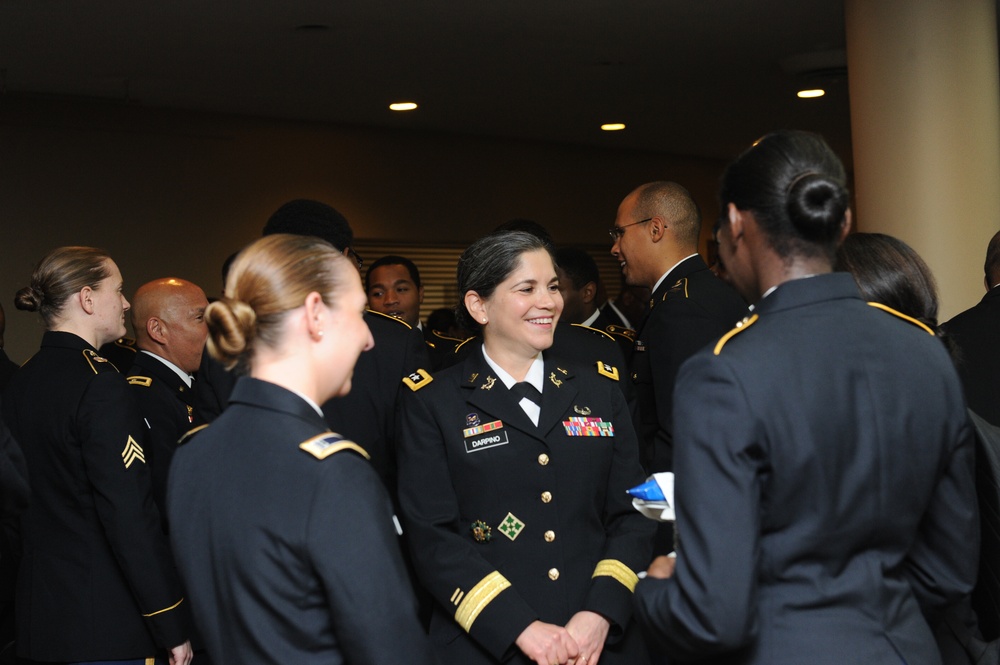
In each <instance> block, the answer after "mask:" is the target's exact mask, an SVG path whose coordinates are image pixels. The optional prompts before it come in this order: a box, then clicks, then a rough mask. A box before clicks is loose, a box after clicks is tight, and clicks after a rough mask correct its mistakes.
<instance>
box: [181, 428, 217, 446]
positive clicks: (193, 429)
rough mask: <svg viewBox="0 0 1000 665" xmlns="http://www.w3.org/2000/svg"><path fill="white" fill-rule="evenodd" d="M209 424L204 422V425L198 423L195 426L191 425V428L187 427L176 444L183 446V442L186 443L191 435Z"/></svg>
mask: <svg viewBox="0 0 1000 665" xmlns="http://www.w3.org/2000/svg"><path fill="white" fill-rule="evenodd" d="M210 424H211V423H205V424H204V425H198V426H197V427H193V428H191V429H189V430H188V431H186V432H184V435H183V436H181V438H180V439H178V440H177V445H178V446H183V445H184V444H185V443H187V442H188V441H190V440H191V437H193V436H194V435H195V434H197V433H198V432H200V431H202V430H203V429H205V428H206V427H208V426H209V425H210Z"/></svg>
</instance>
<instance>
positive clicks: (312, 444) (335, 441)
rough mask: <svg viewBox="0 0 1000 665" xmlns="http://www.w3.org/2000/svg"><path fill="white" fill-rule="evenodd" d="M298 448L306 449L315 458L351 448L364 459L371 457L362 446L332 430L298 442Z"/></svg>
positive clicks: (321, 457)
mask: <svg viewBox="0 0 1000 665" xmlns="http://www.w3.org/2000/svg"><path fill="white" fill-rule="evenodd" d="M299 448H301V449H302V450H304V451H306V452H307V453H309V454H310V455H312V456H313V457H315V458H316V459H326V458H327V457H329V456H330V455H333V454H334V453H339V452H341V451H343V450H353V451H354V452H356V453H358V454H359V455H361V456H362V457H364V458H365V459H366V460H370V459H371V457H370V456H369V455H368V452H367V451H365V449H364V448H362V447H361V446H359V445H358V444H356V443H354V442H353V441H348V440H347V439H345V438H344V437H342V436H340V435H339V434H334V433H333V432H325V433H323V434H320V435H319V436H314V437H313V438H311V439H308V440H307V441H303V442H302V443H300V444H299Z"/></svg>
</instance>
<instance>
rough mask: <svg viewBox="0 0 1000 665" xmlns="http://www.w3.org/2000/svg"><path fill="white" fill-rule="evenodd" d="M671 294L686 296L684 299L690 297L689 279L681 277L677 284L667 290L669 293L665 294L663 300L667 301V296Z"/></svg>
mask: <svg viewBox="0 0 1000 665" xmlns="http://www.w3.org/2000/svg"><path fill="white" fill-rule="evenodd" d="M671 293H678V294H684V297H685V298H687V297H688V278H687V277H681V278H680V279H679V280H677V282H676V283H675V284H674V285H673V286H671V287H670V288H669V289H667V292H666V293H664V294H663V299H664V300H666V299H667V296H668V295H670V294H671Z"/></svg>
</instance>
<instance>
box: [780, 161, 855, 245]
mask: <svg viewBox="0 0 1000 665" xmlns="http://www.w3.org/2000/svg"><path fill="white" fill-rule="evenodd" d="M848 204H849V201H848V196H847V190H846V189H844V187H843V186H842V185H841V184H840V183H838V182H837V181H835V180H833V179H832V178H829V177H827V176H824V175H821V174H819V173H805V174H802V175H799V176H797V177H796V178H795V179H794V180H792V182H791V183H790V184H789V186H788V198H787V202H786V206H787V208H786V210H787V212H788V218H789V220H790V221H791V222H792V225H793V226H794V227H795V229H796V230H797V231H798V232H799V234H800V235H801V236H802V238H804V239H805V240H809V241H812V242H827V241H830V240H833V239H835V238H836V237H837V235H838V234H839V233H840V229H841V224H842V223H843V221H844V215H845V214H846V213H847V207H848Z"/></svg>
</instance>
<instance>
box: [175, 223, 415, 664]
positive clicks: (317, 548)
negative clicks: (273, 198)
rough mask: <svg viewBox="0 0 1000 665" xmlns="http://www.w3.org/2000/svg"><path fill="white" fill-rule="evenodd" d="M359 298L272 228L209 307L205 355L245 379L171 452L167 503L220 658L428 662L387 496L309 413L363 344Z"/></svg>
mask: <svg viewBox="0 0 1000 665" xmlns="http://www.w3.org/2000/svg"><path fill="white" fill-rule="evenodd" d="M365 302H366V299H365V294H364V291H362V289H361V283H360V281H359V279H358V273H357V270H356V269H355V268H354V267H353V266H352V265H351V264H350V262H348V261H347V259H345V258H344V257H343V255H342V254H341V253H340V252H338V251H337V250H335V249H334V248H333V247H332V246H331V245H330V244H329V243H326V242H324V241H323V240H320V239H319V238H314V237H311V236H293V235H286V234H276V235H271V236H267V237H265V238H262V239H260V240H258V241H256V242H255V243H253V244H252V245H250V246H249V247H247V248H246V249H244V250H243V251H242V252H241V253H240V255H239V257H238V258H237V259H236V261H235V262H234V263H233V266H232V269H231V270H230V272H229V277H228V278H227V282H226V297H224V298H222V299H221V300H218V301H216V302H214V303H212V304H210V305H209V306H208V308H207V309H206V311H205V320H206V322H207V324H208V328H209V333H210V336H209V340H208V344H209V347H208V348H209V352H210V353H212V355H213V356H214V357H215V358H216V359H218V360H219V361H221V362H223V363H225V364H226V365H227V366H229V367H232V366H233V365H234V364H237V363H238V364H241V365H242V366H243V369H249V376H242V377H241V378H240V379H238V380H237V382H236V386H235V387H234V389H233V392H232V395H231V396H230V400H229V407H228V408H227V409H226V410H225V411H224V412H223V414H222V415H221V416H220V417H219V418H218V419H217V420H215V421H214V422H213V423H212V424H211V425H210V426H206V427H205V428H204V429H202V430H201V431H200V432H198V433H196V434H194V435H193V437H192V438H190V440H189V441H188V442H187V443H184V444H183V445H182V446H181V447H180V448H179V449H178V450H177V452H176V454H175V456H174V460H173V463H172V465H171V468H170V477H169V479H168V489H167V506H168V514H169V516H170V539H171V541H172V543H173V546H174V551H175V552H176V554H177V562H178V565H179V567H180V569H181V574H182V575H183V577H184V581H185V583H186V586H187V588H188V590H189V592H190V595H191V599H192V603H193V605H194V611H195V618H196V619H197V621H198V627H199V628H200V630H201V632H202V634H203V635H204V637H205V641H206V643H207V645H208V650H209V654H210V655H211V657H212V660H213V662H215V663H219V664H221V665H227V664H229V665H244V664H246V663H295V664H296V665H309V664H310V663H324V664H327V663H353V664H355V665H367V664H369V663H379V664H380V665H382V664H385V665H393V664H398V665H428V664H429V663H431V662H432V654H431V651H430V646H429V644H428V642H427V638H426V635H425V634H424V633H423V630H422V629H421V627H420V624H419V622H418V620H417V615H416V601H415V600H414V599H413V595H412V591H411V587H410V583H409V580H408V578H407V576H406V572H405V570H404V568H403V564H402V560H401V558H400V553H399V549H398V548H399V545H398V539H397V534H396V530H395V529H394V528H393V520H392V509H391V506H390V503H389V497H388V495H387V494H386V492H385V489H384V488H383V486H382V483H381V482H380V481H379V478H378V475H377V474H376V473H375V471H374V470H373V469H372V467H371V464H370V463H369V461H368V453H367V452H366V451H365V450H364V449H363V448H362V447H361V446H360V445H358V444H357V443H354V442H351V441H347V440H345V439H344V438H343V437H341V436H339V435H338V434H335V433H333V432H331V431H330V430H329V428H328V427H327V425H326V422H325V421H324V419H323V413H322V411H321V410H320V408H319V406H318V405H319V404H322V403H323V402H325V401H327V400H328V399H331V398H333V397H336V396H340V395H344V394H346V393H347V392H348V391H349V390H350V388H351V375H352V372H353V369H354V363H355V361H357V359H358V355H359V354H360V353H361V352H362V351H364V350H366V349H369V348H371V346H372V336H371V333H370V332H369V330H368V326H367V325H366V324H365V321H364V318H363V317H362V312H363V311H364V308H365ZM244 373H245V372H241V374H244ZM390 636H391V639H388V638H389V637H390Z"/></svg>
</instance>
